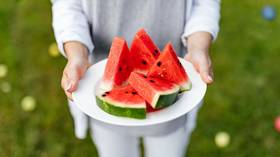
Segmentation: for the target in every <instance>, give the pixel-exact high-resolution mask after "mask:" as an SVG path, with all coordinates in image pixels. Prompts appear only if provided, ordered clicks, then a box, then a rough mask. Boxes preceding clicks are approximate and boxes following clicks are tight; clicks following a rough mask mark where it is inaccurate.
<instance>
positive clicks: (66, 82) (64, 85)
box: [61, 73, 73, 101]
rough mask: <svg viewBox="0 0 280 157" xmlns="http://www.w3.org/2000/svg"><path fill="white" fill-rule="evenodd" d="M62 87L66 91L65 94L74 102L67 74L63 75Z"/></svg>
mask: <svg viewBox="0 0 280 157" xmlns="http://www.w3.org/2000/svg"><path fill="white" fill-rule="evenodd" d="M61 87H62V89H63V90H64V93H65V95H66V96H67V98H68V99H70V100H71V101H72V100H73V98H72V93H71V92H69V91H68V90H69V89H70V88H71V83H70V82H69V80H68V77H67V75H66V74H65V73H63V76H62V79H61Z"/></svg>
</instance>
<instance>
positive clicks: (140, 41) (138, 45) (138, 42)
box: [130, 29, 160, 74]
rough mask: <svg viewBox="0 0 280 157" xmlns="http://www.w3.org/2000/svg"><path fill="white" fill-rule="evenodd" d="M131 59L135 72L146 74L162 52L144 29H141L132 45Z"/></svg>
mask: <svg viewBox="0 0 280 157" xmlns="http://www.w3.org/2000/svg"><path fill="white" fill-rule="evenodd" d="M130 52H131V59H132V60H133V66H134V71H137V72H140V73H144V74H146V73H147V71H148V69H149V68H150V67H151V66H152V65H153V64H154V62H155V61H156V59H157V58H158V56H159V54H160V50H159V49H158V48H157V46H156V45H155V44H154V42H153V41H152V39H151V38H150V36H149V35H148V34H147V33H146V32H145V30H144V29H140V30H139V31H138V32H137V33H136V35H135V37H134V39H133V41H132V44H131V48H130Z"/></svg>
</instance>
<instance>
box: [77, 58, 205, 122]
mask: <svg viewBox="0 0 280 157" xmlns="http://www.w3.org/2000/svg"><path fill="white" fill-rule="evenodd" d="M179 59H180V62H181V63H182V65H183V67H184V68H185V70H186V71H187V74H188V76H189V78H190V80H191V82H192V88H191V90H190V91H187V92H184V93H183V94H181V95H180V96H179V98H178V100H177V101H176V102H175V103H174V104H173V105H172V106H169V107H167V108H165V109H162V110H160V111H157V112H153V113H148V115H147V118H146V119H143V120H138V119H132V118H124V117H117V116H114V115H110V114H108V113H106V112H104V111H103V110H101V109H100V108H99V107H98V106H97V104H96V101H95V93H94V92H95V86H96V84H97V83H98V81H99V80H100V79H101V78H102V75H103V72H104V69H105V65H106V62H107V59H105V60H102V61H100V62H98V63H96V64H94V65H93V66H91V67H90V68H89V69H88V70H87V72H86V74H85V76H84V77H83V79H82V80H81V81H80V83H79V87H78V89H77V90H76V91H75V92H74V93H73V100H74V102H75V104H76V105H77V106H78V108H79V109H80V110H81V111H83V112H84V113H86V114H87V115H88V116H90V117H91V118H93V119H96V120H99V121H101V122H104V123H107V124H112V125H118V126H132V127H133V126H150V125H156V124H160V123H164V122H168V121H171V120H173V119H176V118H179V117H181V116H183V115H185V114H186V113H188V112H189V111H190V110H192V109H193V108H194V107H196V106H197V105H199V103H200V102H201V100H202V99H203V97H204V94H205V92H206V88H207V86H206V84H205V83H204V82H203V81H202V80H201V77H200V75H199V73H197V71H196V70H195V69H194V67H193V66H192V64H191V63H190V62H187V61H185V60H184V59H182V58H179Z"/></svg>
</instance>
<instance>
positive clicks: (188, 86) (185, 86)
mask: <svg viewBox="0 0 280 157" xmlns="http://www.w3.org/2000/svg"><path fill="white" fill-rule="evenodd" d="M191 89H192V82H191V81H190V80H188V81H187V82H186V83H184V84H182V85H181V86H180V93H182V92H185V91H189V90H191Z"/></svg>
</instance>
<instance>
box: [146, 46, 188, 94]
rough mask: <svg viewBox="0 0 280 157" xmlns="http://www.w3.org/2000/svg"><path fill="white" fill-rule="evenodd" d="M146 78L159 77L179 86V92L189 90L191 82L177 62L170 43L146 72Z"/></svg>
mask: <svg viewBox="0 0 280 157" xmlns="http://www.w3.org/2000/svg"><path fill="white" fill-rule="evenodd" d="M148 76H151V77H161V78H164V79H166V80H169V81H172V82H174V83H176V84H177V85H179V86H180V88H181V92H182V91H187V90H190V89H191V81H190V80H189V77H188V75H187V73H186V71H185V69H184V68H183V66H182V64H181V62H180V61H179V59H178V57H177V55H176V53H175V51H174V49H173V47H172V45H171V43H168V44H167V45H166V46H165V48H164V50H163V52H162V53H161V54H160V56H159V57H158V59H157V61H156V62H155V63H154V65H153V66H152V67H151V69H150V71H149V72H148Z"/></svg>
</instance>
